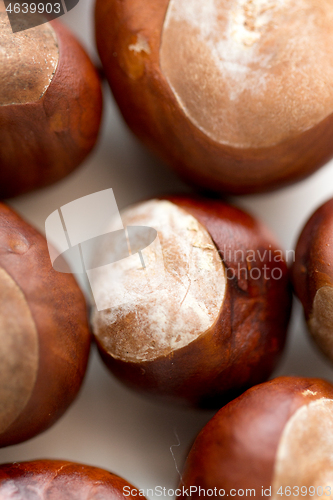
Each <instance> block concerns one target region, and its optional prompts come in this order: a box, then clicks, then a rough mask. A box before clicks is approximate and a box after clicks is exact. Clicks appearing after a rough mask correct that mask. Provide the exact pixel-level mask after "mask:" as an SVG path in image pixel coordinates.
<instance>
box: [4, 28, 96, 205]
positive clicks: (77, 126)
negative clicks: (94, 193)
mask: <svg viewBox="0 0 333 500" xmlns="http://www.w3.org/2000/svg"><path fill="white" fill-rule="evenodd" d="M50 24H51V26H52V27H53V28H54V30H55V33H56V37H57V42H58V44H59V61H58V65H57V69H56V72H55V74H54V76H53V78H52V81H51V83H50V85H49V86H48V88H47V90H46V92H45V93H44V94H43V96H42V97H41V98H40V99H37V100H35V101H34V102H29V103H24V104H9V105H3V106H0V129H1V134H0V197H2V198H3V197H9V196H16V195H18V194H22V193H24V192H27V191H30V190H32V189H35V188H39V187H43V186H46V185H48V184H51V183H53V182H55V181H57V180H59V179H61V178H62V177H64V176H66V175H67V174H69V173H70V172H71V171H72V170H74V169H75V168H76V167H77V166H78V165H79V164H80V163H81V162H82V161H83V160H84V158H85V157H86V156H87V154H88V153H89V152H90V150H91V149H92V147H93V146H94V144H95V142H96V139H97V134H98V130H99V126H100V121H101V113H102V93H101V87H100V82H99V78H98V75H97V72H96V70H95V68H94V67H93V65H92V63H91V61H90V59H89V58H88V56H87V54H86V53H85V51H84V50H83V48H82V47H81V45H80V44H79V43H78V41H77V40H76V39H75V38H74V36H73V35H72V34H71V33H70V32H69V31H68V29H67V28H65V27H64V26H63V25H61V24H60V23H59V22H57V21H52V22H51V23H50Z"/></svg>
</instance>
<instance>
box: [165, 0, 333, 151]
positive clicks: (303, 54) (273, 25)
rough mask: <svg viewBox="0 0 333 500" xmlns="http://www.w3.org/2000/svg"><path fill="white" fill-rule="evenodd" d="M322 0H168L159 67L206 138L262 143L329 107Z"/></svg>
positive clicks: (331, 35)
mask: <svg viewBox="0 0 333 500" xmlns="http://www.w3.org/2000/svg"><path fill="white" fill-rule="evenodd" d="M332 19H333V6H332V2H330V1H328V0H320V1H318V0H316V1H313V0H224V1H221V0H205V1H202V0H185V1H184V0H170V2H169V6H168V10H167V15H166V17H165V22H164V26H163V33H162V43H161V48H160V66H161V69H162V72H163V74H164V76H165V78H166V80H167V82H168V84H169V86H170V88H171V90H172V92H173V94H174V96H175V98H176V99H177V101H178V103H179V105H180V107H181V108H182V110H183V112H184V113H185V114H186V116H187V117H188V118H189V119H190V120H191V122H192V123H193V124H194V125H196V126H197V127H198V128H199V129H200V130H201V131H202V132H204V133H205V134H206V135H207V136H208V137H210V138H211V139H213V140H214V141H217V142H218V143H220V144H224V145H229V146H232V147H240V148H249V147H269V146H272V145H276V144H279V143H280V142H282V141H285V140H287V139H290V138H291V137H294V136H296V135H297V134H300V133H302V132H304V131H306V130H308V129H311V128H312V127H313V126H315V125H316V124H318V123H320V122H321V121H322V120H324V119H325V118H326V117H327V116H329V115H330V114H331V113H332V112H333V86H332V83H331V82H332V81H333V51H332V46H333V32H332Z"/></svg>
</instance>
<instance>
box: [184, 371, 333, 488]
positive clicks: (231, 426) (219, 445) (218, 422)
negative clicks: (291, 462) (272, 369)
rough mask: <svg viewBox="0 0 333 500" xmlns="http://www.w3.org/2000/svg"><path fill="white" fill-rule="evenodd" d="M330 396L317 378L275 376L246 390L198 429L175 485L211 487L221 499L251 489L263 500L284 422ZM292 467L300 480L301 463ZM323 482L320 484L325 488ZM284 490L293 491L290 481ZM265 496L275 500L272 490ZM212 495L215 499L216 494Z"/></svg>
mask: <svg viewBox="0 0 333 500" xmlns="http://www.w3.org/2000/svg"><path fill="white" fill-rule="evenodd" d="M332 398H333V386H332V385H331V384H329V383H328V382H326V381H324V380H321V379H307V378H299V377H279V378H277V379H274V380H271V381H269V382H266V383H264V384H261V385H258V386H255V387H252V388H251V389H249V390H248V391H246V392H245V393H244V394H242V395H241V396H240V397H238V398H237V399H235V400H234V401H232V402H231V403H229V404H228V405H226V406H225V407H224V408H222V409H221V410H220V411H219V412H218V413H217V414H216V415H215V416H214V417H213V418H212V420H210V422H208V424H207V425H206V426H205V427H204V428H203V429H202V430H201V432H200V433H199V435H198V436H197V438H196V440H195V442H194V444H193V446H192V448H191V450H190V453H189V455H188V457H187V460H186V464H185V468H184V471H183V474H182V480H181V483H180V487H181V488H182V487H184V488H185V489H186V488H189V487H190V486H192V487H197V488H198V490H199V487H201V488H202V489H203V490H206V491H207V490H208V489H213V490H214V488H216V489H217V492H218V491H219V490H220V489H224V490H225V496H227V495H228V496H234V497H235V498H241V497H242V494H241V492H240V493H239V494H238V491H239V490H244V491H246V490H251V489H252V490H255V495H254V493H253V491H252V496H256V497H260V498H262V497H264V496H263V495H262V488H263V489H265V490H266V491H268V488H270V487H271V486H272V484H273V483H274V481H273V476H274V473H276V462H277V452H278V446H279V442H280V440H281V436H282V434H283V432H284V430H285V428H286V425H287V423H288V422H290V419H291V418H292V417H293V416H294V415H295V414H296V412H297V411H298V410H299V409H300V408H302V407H304V409H306V407H308V405H309V404H313V403H315V404H316V403H318V401H320V400H322V399H325V400H329V401H330V404H331V403H332V401H333V400H332ZM304 415H306V414H303V416H304ZM319 417H320V410H319ZM304 418H305V417H304ZM305 422H306V419H305ZM309 431H311V429H309ZM313 431H314V432H315V429H314V430H313ZM326 432H327V433H330V429H329V428H326ZM289 437H290V436H289ZM326 437H327V438H329V436H326ZM324 439H325V436H324ZM330 439H331V437H330ZM314 448H315V445H314ZM314 453H315V450H314ZM316 456H317V455H316ZM282 460H283V459H282ZM303 460H306V457H304V458H303ZM295 465H296V467H297V465H299V466H300V467H299V474H300V478H301V465H303V462H302V463H301V462H300V461H297V460H296V464H295ZM326 465H327V467H328V468H329V467H330V466H329V465H328V464H326ZM312 479H313V478H312ZM279 480H281V484H279V486H281V487H284V486H285V485H284V484H283V482H282V478H281V476H280V477H279ZM301 480H302V479H301ZM303 481H304V477H303ZM326 484H328V483H325V484H321V486H322V487H323V488H325V486H326ZM287 486H289V487H291V488H293V484H291V483H290V484H288V485H287ZM301 486H303V484H299V488H301ZM304 487H305V483H304ZM231 490H233V491H231ZM193 491H194V490H193ZM180 493H181V494H180V495H179V497H181V498H186V495H185V494H184V493H183V491H181V492H180ZM271 493H272V496H271V495H270V494H268V495H267V494H266V496H268V497H269V498H280V497H279V496H276V491H274V488H273V490H272V492H271ZM244 495H245V493H244ZM248 495H250V494H248ZM212 496H213V497H215V498H216V497H219V495H218V494H217V493H216V492H215V494H213V495H212ZM192 498H199V494H198V492H193V493H192Z"/></svg>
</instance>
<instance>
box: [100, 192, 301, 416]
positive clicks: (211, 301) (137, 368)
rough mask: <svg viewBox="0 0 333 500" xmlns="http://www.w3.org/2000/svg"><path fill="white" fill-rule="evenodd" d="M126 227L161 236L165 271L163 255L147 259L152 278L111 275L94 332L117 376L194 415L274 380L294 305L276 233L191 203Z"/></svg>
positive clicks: (129, 218) (165, 204)
mask: <svg viewBox="0 0 333 500" xmlns="http://www.w3.org/2000/svg"><path fill="white" fill-rule="evenodd" d="M122 220H123V223H124V226H149V227H153V228H155V229H156V230H157V234H158V238H159V241H160V244H161V255H162V257H161V259H160V260H161V261H162V262H163V263H164V271H163V269H162V266H155V268H154V266H153V265H152V267H151V268H150V267H149V266H150V263H153V264H154V263H155V261H156V255H157V253H158V252H157V250H156V247H154V246H153V245H152V246H151V247H150V250H149V249H148V250H147V251H146V253H145V252H143V253H144V258H145V260H146V262H148V264H147V266H146V269H143V268H142V267H141V266H140V264H138V267H136V268H135V269H134V270H133V271H131V272H129V270H128V268H127V267H126V265H125V264H126V261H125V264H123V263H122V261H120V262H119V263H118V264H113V265H112V266H111V268H110V271H108V270H107V267H105V268H104V267H103V268H101V269H102V271H101V272H100V274H99V275H98V277H97V280H96V282H95V290H97V293H96V298H97V301H98V303H102V302H103V300H104V304H105V305H104V308H103V310H99V311H97V310H96V311H95V312H94V314H93V320H92V323H93V331H94V334H95V337H96V341H97V345H98V347H99V350H100V352H101V355H102V357H103V359H104V361H105V363H106V364H107V365H108V367H109V368H110V369H111V371H112V372H113V373H114V374H115V375H116V376H118V377H119V379H121V380H122V381H124V382H125V383H126V384H128V385H129V386H131V387H133V388H135V389H136V390H139V391H142V392H144V393H147V394H151V395H153V396H155V397H160V398H164V399H166V400H170V401H175V402H176V401H177V402H180V403H182V404H190V405H194V406H213V407H220V405H221V404H222V402H225V401H226V400H230V399H231V398H232V397H233V396H235V394H237V395H238V394H239V393H240V392H241V391H243V390H245V389H246V388H248V387H250V386H252V385H254V384H256V383H259V382H262V381H264V380H266V379H267V377H268V376H269V375H270V373H271V372H272V370H273V368H274V367H275V365H276V363H277V360H278V358H279V356H280V353H281V351H282V349H283V346H284V342H285V335H286V329H287V325H288V320H289V315H290V305H291V295H290V287H289V279H288V271H287V266H286V264H285V261H284V257H283V253H282V251H281V250H280V249H279V248H278V246H276V244H275V242H274V239H273V238H272V237H271V234H270V233H269V231H268V230H267V229H266V228H265V227H263V226H262V225H261V224H260V223H259V222H258V221H256V220H255V219H253V218H252V217H251V216H250V215H248V214H246V213H244V212H243V211H241V210H239V209H237V208H234V207H231V206H229V205H226V204H224V203H222V202H220V201H213V200H208V199H200V198H195V197H185V196H178V197H170V198H165V199H159V200H157V199H155V200H150V201H146V202H143V203H140V204H137V205H134V206H133V207H130V208H129V209H127V210H126V211H125V212H124V213H123V215H122ZM109 250H110V248H109V247H108V246H107V245H106V246H105V247H104V249H101V250H100V251H101V252H102V255H105V254H107V252H108V251H109ZM138 262H139V261H138ZM163 272H164V273H165V275H164V277H163V279H160V278H161V276H162V273H163ZM146 278H147V280H148V284H147V281H146ZM150 279H151V281H149V280H150ZM149 284H150V285H151V287H150V288H149V286H150V285H149ZM124 290H127V292H126V293H124ZM128 290H129V291H128ZM118 295H119V297H120V298H121V299H122V303H120V302H121V301H119V305H116V306H115V307H112V306H111V304H112V303H113V304H117V299H118ZM108 304H110V305H108Z"/></svg>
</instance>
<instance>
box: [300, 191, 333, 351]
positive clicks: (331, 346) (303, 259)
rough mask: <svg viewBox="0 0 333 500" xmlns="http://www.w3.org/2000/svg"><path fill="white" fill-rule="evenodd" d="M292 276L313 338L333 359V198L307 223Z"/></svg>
mask: <svg viewBox="0 0 333 500" xmlns="http://www.w3.org/2000/svg"><path fill="white" fill-rule="evenodd" d="M292 274H293V285H294V289H295V293H296V295H297V297H298V298H299V299H300V301H301V302H302V305H303V307H304V314H305V318H306V320H307V324H308V327H309V330H310V332H311V335H312V337H313V338H314V340H315V341H316V343H317V345H318V346H319V347H320V349H321V350H322V352H323V353H324V354H326V356H328V357H329V358H330V359H331V360H333V334H332V332H333V199H331V200H329V201H327V202H326V203H324V205H322V206H321V207H320V208H318V210H316V212H315V213H314V214H313V215H312V217H311V218H310V219H309V220H308V222H307V223H306V225H305V227H304V229H303V231H302V233H301V235H300V237H299V240H298V243H297V246H296V255H295V263H294V266H293V273H292Z"/></svg>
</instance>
